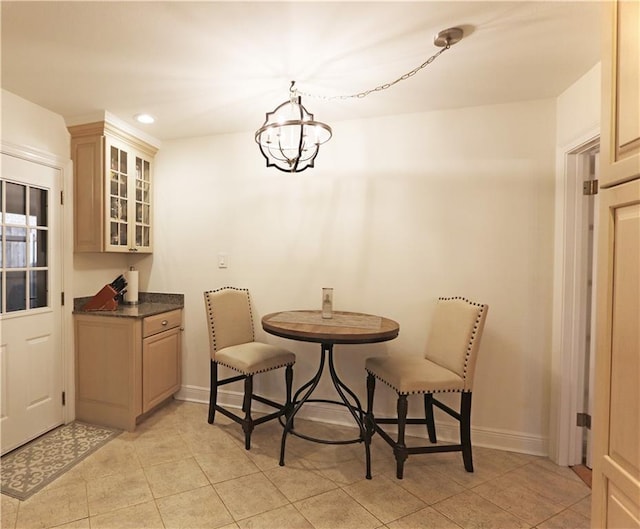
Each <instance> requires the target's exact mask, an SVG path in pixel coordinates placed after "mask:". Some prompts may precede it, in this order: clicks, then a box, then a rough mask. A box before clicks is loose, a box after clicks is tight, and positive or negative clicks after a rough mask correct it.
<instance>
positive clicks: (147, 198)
mask: <svg viewBox="0 0 640 529" xmlns="http://www.w3.org/2000/svg"><path fill="white" fill-rule="evenodd" d="M106 152H107V153H108V156H109V159H108V160H107V162H108V168H107V169H108V171H107V174H108V182H107V191H108V204H107V207H108V208H109V210H108V212H107V225H108V226H107V237H108V241H107V244H106V250H107V251H110V252H143V253H145V252H147V253H148V252H151V249H152V248H151V247H152V237H151V178H152V176H151V161H150V160H148V159H146V158H145V157H144V155H141V154H139V153H138V152H137V151H136V150H135V149H134V148H133V147H131V146H129V145H128V144H126V143H124V142H118V141H117V140H115V139H113V140H112V139H108V140H107V144H106Z"/></svg>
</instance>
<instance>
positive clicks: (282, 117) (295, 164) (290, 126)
mask: <svg viewBox="0 0 640 529" xmlns="http://www.w3.org/2000/svg"><path fill="white" fill-rule="evenodd" d="M330 138H331V127H329V125H326V124H324V123H322V122H320V121H315V120H314V119H313V114H311V113H310V112H309V111H308V110H307V109H306V108H304V106H303V105H302V97H300V96H299V95H298V91H297V90H296V89H295V81H291V86H290V87H289V101H285V102H284V103H282V104H281V105H280V106H278V107H277V108H276V109H275V110H274V111H273V112H267V119H266V120H265V122H264V124H263V125H262V127H260V128H259V129H258V130H257V131H256V136H255V139H256V142H257V143H258V145H259V146H260V152H261V153H262V155H263V156H264V157H265V158H266V159H267V167H271V166H273V167H275V168H276V169H280V170H281V171H286V172H289V173H299V172H300V171H304V170H305V169H306V168H307V167H313V161H314V160H315V158H316V156H317V155H318V150H319V149H320V145H322V144H323V143H325V142H327V141H329V139H330Z"/></svg>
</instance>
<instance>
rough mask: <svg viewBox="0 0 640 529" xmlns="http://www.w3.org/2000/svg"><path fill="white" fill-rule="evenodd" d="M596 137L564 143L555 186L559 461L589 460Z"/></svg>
mask: <svg viewBox="0 0 640 529" xmlns="http://www.w3.org/2000/svg"><path fill="white" fill-rule="evenodd" d="M599 151H600V138H599V137H598V136H596V135H594V136H591V137H590V138H588V139H586V140H585V141H583V142H581V143H580V144H579V145H574V146H571V147H569V148H567V149H566V151H565V152H564V156H562V160H559V161H561V163H562V178H561V181H559V182H558V183H559V184H560V187H558V188H557V192H558V203H557V208H556V214H557V215H558V219H557V220H558V222H557V223H556V232H557V233H556V235H557V237H556V253H557V255H556V278H557V282H556V286H555V294H554V331H553V334H554V337H553V350H554V353H553V354H554V360H553V362H554V364H553V365H554V371H553V372H554V377H553V388H552V397H551V398H552V412H551V413H552V424H551V439H552V444H551V446H550V456H551V458H552V459H553V460H554V462H555V463H557V464H558V465H561V466H572V467H573V466H576V465H581V466H584V469H586V470H588V466H590V464H591V456H590V451H591V430H590V417H591V403H592V395H593V376H592V372H593V357H594V346H595V336H594V335H593V329H594V325H593V324H594V316H593V313H594V312H595V311H594V309H595V303H594V293H595V283H594V281H595V272H596V266H597V263H596V262H595V255H596V252H595V251H594V248H595V240H594V236H595V233H596V227H597V223H598V218H597V215H598V213H597V211H598V207H597V199H598V195H597V188H598V185H597V179H598V174H597V171H598V155H599Z"/></svg>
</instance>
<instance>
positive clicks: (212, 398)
mask: <svg viewBox="0 0 640 529" xmlns="http://www.w3.org/2000/svg"><path fill="white" fill-rule="evenodd" d="M209 377H210V389H209V418H208V422H209V424H213V420H214V419H215V417H216V403H217V399H218V363H217V362H214V361H213V360H211V366H210V376H209Z"/></svg>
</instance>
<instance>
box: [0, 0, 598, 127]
mask: <svg viewBox="0 0 640 529" xmlns="http://www.w3.org/2000/svg"><path fill="white" fill-rule="evenodd" d="M1 8H2V11H1V17H2V18H1V22H2V28H1V30H2V33H1V37H2V78H1V79H2V87H3V88H5V89H6V90H9V91H10V92H13V93H15V94H17V95H20V96H21V97H23V98H25V99H28V100H30V101H32V102H34V103H37V104H39V105H41V106H43V107H45V108H48V109H50V110H52V111H54V112H56V113H58V114H61V115H62V116H64V117H65V118H66V119H72V118H75V117H77V116H83V115H89V114H94V113H96V112H98V111H104V110H106V111H108V112H110V113H112V114H114V115H115V116H117V117H118V118H120V119H122V120H124V121H126V122H128V123H130V124H132V125H135V126H136V127H137V128H139V129H141V130H144V131H145V132H147V133H148V134H150V135H152V136H154V137H156V138H158V139H160V140H163V139H171V138H180V137H189V136H201V135H208V134H215V133H225V132H238V131H253V130H255V129H257V128H258V127H259V126H260V125H261V124H262V122H263V121H264V118H265V112H267V111H272V110H273V109H274V107H275V106H277V105H278V104H280V103H281V102H283V101H285V100H286V99H287V98H288V90H289V83H290V81H291V80H296V81H297V87H298V89H299V90H300V91H301V92H308V93H311V94H313V95H324V96H335V95H350V94H352V93H357V92H360V91H363V90H368V89H371V88H374V87H376V86H378V85H381V84H383V83H385V82H390V81H393V80H395V79H397V78H398V77H400V76H401V75H402V74H404V73H406V72H408V71H410V70H412V69H413V68H415V67H416V66H419V65H420V64H422V63H423V62H424V61H425V60H426V59H427V58H429V56H431V55H432V54H434V53H435V52H436V51H438V50H439V48H436V47H435V46H434V45H433V37H434V35H435V34H437V33H438V31H440V30H441V29H445V28H448V27H452V26H458V27H462V28H463V29H464V32H465V37H464V38H463V40H462V41H461V42H459V43H458V44H456V45H454V46H453V47H452V48H451V49H450V50H447V51H446V52H445V53H443V54H442V56H441V57H440V58H438V59H437V60H436V61H435V62H433V63H432V64H431V65H429V66H427V67H426V68H425V69H423V70H421V71H419V72H418V73H416V75H415V76H413V77H411V78H410V79H408V80H406V81H403V82H400V83H398V84H396V85H395V86H393V87H391V88H390V89H388V90H385V91H382V92H377V93H373V94H371V95H369V96H367V97H366V98H363V99H346V100H342V99H339V100H324V99H319V98H315V97H306V96H303V104H305V106H306V107H307V109H308V110H309V111H310V112H312V113H314V114H315V117H316V119H318V120H320V121H325V122H328V123H329V124H331V123H332V122H334V121H337V120H342V119H356V118H366V117H370V116H381V115H387V114H402V113H407V112H417V111H430V110H436V109H444V108H456V107H465V106H476V105H485V104H494V103H504V102H513V101H519V100H530V99H539V98H547V97H555V96H557V95H559V94H560V93H561V92H562V91H564V90H565V89H566V88H567V87H568V86H569V85H571V84H572V83H573V82H574V81H576V80H577V79H578V78H579V77H580V76H581V75H582V74H583V73H585V72H586V71H587V70H588V69H590V68H591V67H592V66H593V65H594V64H596V63H597V62H598V60H599V49H600V29H601V28H600V26H601V21H600V11H601V3H600V2H597V1H576V2H557V1H549V0H548V1H542V2H528V1H515V2H503V1H498V2H479V1H452V0H449V1H442V2H434V1H414V2H395V1H390V2H336V1H334V2H329V1H327V2H304V1H297V2H264V1H258V2H240V1H226V2H210V1H209V2H207V1H201V2H184V1H177V2H155V1H154V2H59V1H57V2H8V1H4V0H2V5H1ZM139 112H148V113H150V114H152V115H154V116H155V117H156V120H157V121H156V123H155V124H153V125H139V124H134V121H133V119H132V117H133V115H134V114H137V113H139ZM445 132H446V131H445Z"/></svg>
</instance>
